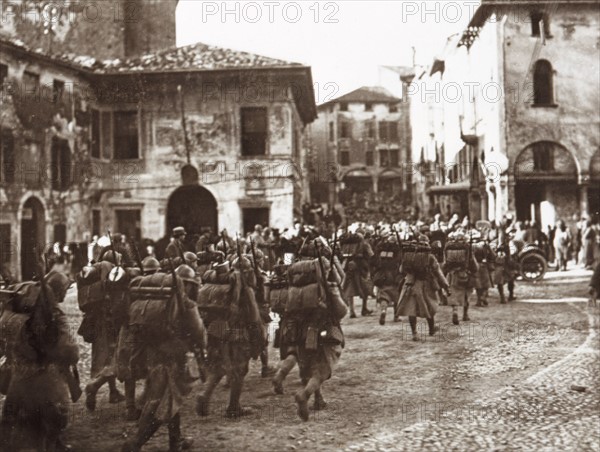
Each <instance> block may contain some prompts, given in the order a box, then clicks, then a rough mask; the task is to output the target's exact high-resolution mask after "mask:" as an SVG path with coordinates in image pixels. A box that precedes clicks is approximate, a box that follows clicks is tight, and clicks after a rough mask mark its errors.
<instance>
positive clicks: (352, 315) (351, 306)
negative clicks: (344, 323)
mask: <svg viewBox="0 0 600 452" xmlns="http://www.w3.org/2000/svg"><path fill="white" fill-rule="evenodd" d="M348 307H349V308H350V318H351V319H355V318H356V312H355V311H354V297H350V299H349V300H348Z"/></svg>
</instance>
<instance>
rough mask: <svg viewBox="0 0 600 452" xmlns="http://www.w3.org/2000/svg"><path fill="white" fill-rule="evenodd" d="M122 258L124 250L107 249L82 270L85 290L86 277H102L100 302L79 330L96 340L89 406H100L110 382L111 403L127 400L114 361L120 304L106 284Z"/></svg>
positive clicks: (86, 404) (85, 316) (87, 402)
mask: <svg viewBox="0 0 600 452" xmlns="http://www.w3.org/2000/svg"><path fill="white" fill-rule="evenodd" d="M120 262H121V254H120V253H115V252H114V251H106V252H105V253H104V255H103V256H101V262H99V263H98V264H95V265H94V266H93V267H92V268H91V269H90V268H89V267H86V268H84V269H83V270H82V275H81V278H80V284H78V289H79V290H81V282H82V280H85V279H86V278H91V277H95V278H98V282H99V286H100V287H99V290H100V291H101V294H100V297H99V300H98V302H97V303H94V306H93V307H92V308H91V309H90V310H88V311H87V312H85V313H84V320H83V322H82V325H81V327H80V331H79V333H80V334H81V335H83V336H84V339H86V337H89V342H91V344H92V367H91V377H92V381H90V382H89V383H88V384H87V385H86V387H85V406H86V408H87V409H88V410H90V411H94V410H95V409H96V395H97V393H98V390H99V389H100V388H101V387H102V386H103V385H104V384H106V383H108V387H109V397H108V402H109V403H120V402H122V401H124V400H125V397H124V396H123V395H122V394H121V393H120V392H119V391H118V389H117V383H116V367H115V361H114V357H115V352H116V347H117V339H118V334H119V326H118V325H117V324H116V322H115V316H114V312H113V309H115V308H117V306H114V305H113V303H112V300H111V297H110V295H109V293H108V291H107V287H106V283H107V281H108V275H109V273H110V272H111V270H112V269H113V268H115V265H117V264H120ZM94 272H97V273H98V275H96V276H94V275H93V273H94ZM78 296H79V294H78ZM90 304H91V302H90ZM80 307H81V304H80Z"/></svg>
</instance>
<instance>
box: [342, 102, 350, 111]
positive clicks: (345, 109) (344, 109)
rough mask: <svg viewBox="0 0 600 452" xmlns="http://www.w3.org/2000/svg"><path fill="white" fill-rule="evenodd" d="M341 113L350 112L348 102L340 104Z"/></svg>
mask: <svg viewBox="0 0 600 452" xmlns="http://www.w3.org/2000/svg"><path fill="white" fill-rule="evenodd" d="M340 111H348V102H341V103H340Z"/></svg>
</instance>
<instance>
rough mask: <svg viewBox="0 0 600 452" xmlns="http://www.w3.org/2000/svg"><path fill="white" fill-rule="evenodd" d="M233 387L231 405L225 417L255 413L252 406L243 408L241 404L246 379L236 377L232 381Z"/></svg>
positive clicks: (232, 417) (231, 389)
mask: <svg viewBox="0 0 600 452" xmlns="http://www.w3.org/2000/svg"><path fill="white" fill-rule="evenodd" d="M230 384H231V388H230V389H229V405H228V406H227V410H226V411H225V417H228V418H230V419H237V418H239V417H242V416H249V415H251V414H252V413H253V411H252V410H251V409H250V408H243V407H242V406H241V405H240V397H241V396H242V387H243V385H244V379H243V378H239V377H235V378H232V379H231V381H230Z"/></svg>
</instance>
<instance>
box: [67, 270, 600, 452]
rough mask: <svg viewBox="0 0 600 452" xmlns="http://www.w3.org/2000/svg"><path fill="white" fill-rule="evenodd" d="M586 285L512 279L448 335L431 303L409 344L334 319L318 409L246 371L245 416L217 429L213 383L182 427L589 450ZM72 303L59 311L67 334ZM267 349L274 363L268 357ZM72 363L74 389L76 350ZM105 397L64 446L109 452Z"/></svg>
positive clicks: (594, 317) (206, 435)
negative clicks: (340, 337) (338, 345)
mask: <svg viewBox="0 0 600 452" xmlns="http://www.w3.org/2000/svg"><path fill="white" fill-rule="evenodd" d="M588 278H589V272H583V271H581V270H571V271H569V272H567V273H550V274H548V275H547V280H545V281H544V282H543V283H541V284H528V283H527V284H526V283H519V284H518V285H517V291H516V295H517V297H518V299H519V300H518V301H517V302H514V303H511V304H509V305H506V306H504V305H500V304H498V297H497V294H496V293H495V292H494V293H492V295H491V297H490V299H491V304H490V307H489V308H476V309H473V310H472V315H471V318H472V321H471V322H463V323H461V325H460V328H457V327H455V326H453V325H451V323H450V310H449V308H443V307H442V308H441V309H440V313H439V314H438V316H437V317H438V321H439V322H440V326H441V330H440V332H439V333H438V334H437V335H436V337H434V338H430V337H428V336H425V335H423V336H422V337H423V338H425V337H426V339H423V340H422V341H421V342H418V343H415V342H413V341H412V340H410V333H409V329H408V325H407V324H406V322H405V321H403V322H402V323H400V324H395V323H388V324H387V325H386V326H384V327H381V326H379V325H378V324H377V321H376V318H375V317H368V318H359V319H356V320H349V319H346V320H344V322H343V323H344V330H345V333H346V337H347V346H346V348H345V350H344V353H343V355H342V359H341V361H340V365H339V367H338V369H337V371H336V373H335V374H334V376H333V378H332V379H331V380H330V381H328V382H327V383H326V385H325V388H324V391H325V392H324V396H325V398H326V400H327V401H328V403H329V406H328V408H327V410H325V411H323V412H319V413H311V419H310V421H309V422H308V423H302V422H301V421H299V419H298V418H297V416H296V410H295V405H294V403H293V400H292V395H293V393H294V392H295V391H296V389H297V388H298V387H299V384H300V381H299V378H298V376H297V372H296V371H293V372H292V374H290V376H289V377H288V380H287V381H286V385H285V386H286V393H285V395H284V396H275V395H274V394H273V393H272V391H271V387H270V383H269V381H268V379H261V378H260V376H259V371H260V365H259V363H256V362H252V363H251V371H250V374H249V376H248V377H247V379H246V392H245V393H244V395H243V397H242V400H243V402H244V403H245V404H246V405H249V406H252V407H253V408H255V410H256V414H255V415H253V416H250V417H247V418H242V419H241V420H238V421H231V420H226V419H225V418H224V417H223V410H224V407H225V404H226V400H227V389H226V388H225V387H223V386H220V387H219V388H218V389H217V391H216V393H215V400H214V404H213V405H212V406H211V415H210V416H209V417H207V418H198V417H197V416H196V415H195V413H194V412H193V397H189V398H188V400H187V401H186V404H185V406H184V415H183V426H184V431H185V433H186V434H187V435H190V436H193V437H194V438H195V439H196V443H195V447H194V449H193V450H216V449H220V450H231V451H237V450H240V451H241V450H245V451H249V450H256V451H259V450H303V449H311V450H331V449H332V448H337V449H344V450H411V449H423V450H466V449H469V450H519V449H520V450H523V449H532V448H534V446H535V447H536V448H539V449H541V450H550V449H553V450H554V449H555V446H556V445H560V447H561V448H562V449H563V450H599V441H600V436H599V434H598V433H596V434H594V432H598V427H600V417H599V408H600V406H599V394H600V392H599V389H600V388H599V380H598V373H599V369H598V368H599V366H598V361H599V358H598V350H599V344H598V335H597V331H598V310H597V308H595V309H594V308H588V307H587V304H586V298H585V292H586V281H587V280H588ZM74 295H75V294H74V292H71V293H70V296H69V297H68V299H67V301H66V303H67V308H68V311H69V313H70V315H71V318H72V320H73V331H76V328H77V326H78V323H77V322H78V315H79V314H78V312H77V310H76V302H75V297H74ZM565 300H566V301H565ZM420 326H421V325H420ZM422 326H423V327H425V325H422ZM270 353H271V359H272V361H273V363H276V362H277V351H276V350H274V349H272V348H271V349H270ZM82 358H83V365H82V366H81V373H82V377H83V380H84V381H83V383H84V384H85V383H86V381H87V379H88V375H89V347H88V346H87V345H86V344H83V343H82ZM572 388H574V389H572ZM194 393H195V391H194ZM107 397H108V395H107V393H106V390H101V392H100V395H99V399H98V409H97V411H96V412H95V413H93V414H90V413H88V412H87V411H86V410H85V408H84V406H83V403H82V402H80V403H78V404H77V405H76V406H75V407H74V408H73V415H72V423H71V425H70V427H69V430H68V432H67V437H68V440H69V442H70V443H71V444H73V445H74V446H76V450H81V451H102V450H115V449H116V448H117V447H118V446H119V444H120V443H121V442H122V441H123V440H124V439H125V438H126V437H127V436H128V435H130V434H131V433H132V432H133V431H134V428H135V424H132V423H128V424H123V423H122V422H121V420H122V418H123V416H124V406H122V404H120V405H118V406H114V405H108V403H107ZM99 426H101V428H99ZM165 441H166V429H164V431H163V430H161V431H160V434H158V435H157V437H155V438H154V439H153V440H152V441H151V442H150V443H149V444H148V445H147V446H146V448H145V449H144V450H148V451H154V452H158V451H160V450H162V447H163V446H162V445H164V444H165Z"/></svg>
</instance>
